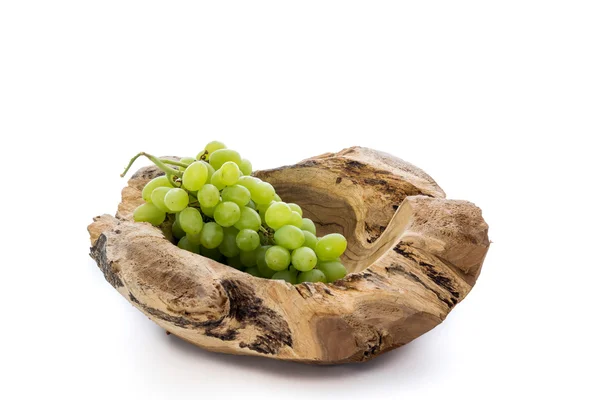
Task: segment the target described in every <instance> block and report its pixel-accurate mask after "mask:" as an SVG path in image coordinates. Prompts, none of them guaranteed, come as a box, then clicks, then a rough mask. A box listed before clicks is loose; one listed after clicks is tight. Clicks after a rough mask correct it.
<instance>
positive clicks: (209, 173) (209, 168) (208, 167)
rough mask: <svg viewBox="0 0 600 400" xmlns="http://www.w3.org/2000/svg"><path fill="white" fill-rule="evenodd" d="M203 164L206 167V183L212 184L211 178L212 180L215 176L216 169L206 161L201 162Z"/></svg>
mask: <svg viewBox="0 0 600 400" xmlns="http://www.w3.org/2000/svg"><path fill="white" fill-rule="evenodd" d="M200 162H201V163H203V164H204V165H206V172H207V175H206V182H210V178H212V176H213V174H214V173H215V169H214V168H213V167H212V165H210V164H209V163H207V162H206V161H200Z"/></svg>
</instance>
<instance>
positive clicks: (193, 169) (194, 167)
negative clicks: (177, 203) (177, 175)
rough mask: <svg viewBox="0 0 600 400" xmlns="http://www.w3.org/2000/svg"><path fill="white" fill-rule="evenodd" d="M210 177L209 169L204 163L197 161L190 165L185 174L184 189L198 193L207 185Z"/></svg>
mask: <svg viewBox="0 0 600 400" xmlns="http://www.w3.org/2000/svg"><path fill="white" fill-rule="evenodd" d="M207 177H208V169H207V168H206V165H204V163H203V162H200V161H195V162H193V163H191V164H190V165H188V167H187V168H186V169H185V171H184V172H183V177H182V178H181V181H182V183H183V187H184V188H186V189H187V190H189V191H197V190H199V189H200V188H201V187H202V185H204V184H205V183H206V179H207Z"/></svg>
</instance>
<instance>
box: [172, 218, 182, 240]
mask: <svg viewBox="0 0 600 400" xmlns="http://www.w3.org/2000/svg"><path fill="white" fill-rule="evenodd" d="M171 233H173V237H174V238H175V239H181V238H182V237H184V236H185V231H184V230H183V229H181V225H179V221H178V220H177V219H176V220H175V222H173V225H172V226H171Z"/></svg>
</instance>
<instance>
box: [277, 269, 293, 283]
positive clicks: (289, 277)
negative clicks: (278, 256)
mask: <svg viewBox="0 0 600 400" xmlns="http://www.w3.org/2000/svg"><path fill="white" fill-rule="evenodd" d="M271 279H281V280H284V281H286V282H288V283H291V284H292V285H294V284H295V283H296V275H295V274H293V273H291V272H290V271H287V270H285V271H277V272H275V273H274V274H273V276H272V277H271Z"/></svg>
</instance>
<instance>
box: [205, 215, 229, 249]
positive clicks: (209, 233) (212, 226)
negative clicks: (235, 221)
mask: <svg viewBox="0 0 600 400" xmlns="http://www.w3.org/2000/svg"><path fill="white" fill-rule="evenodd" d="M224 235H225V234H224V232H223V228H222V227H221V226H219V224H217V223H216V222H207V223H206V224H204V226H203V227H202V231H201V232H200V243H201V244H202V246H204V247H206V248H207V249H214V248H216V247H218V246H219V245H220V244H221V242H222V241H223V236H224Z"/></svg>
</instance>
